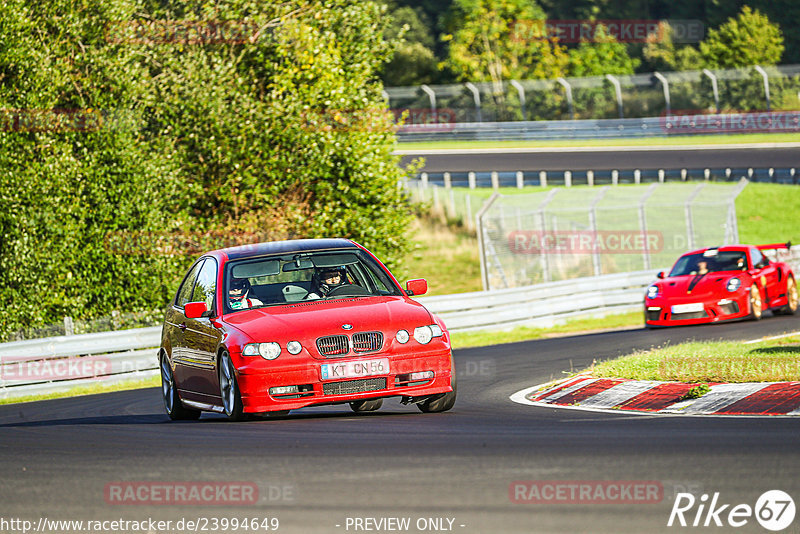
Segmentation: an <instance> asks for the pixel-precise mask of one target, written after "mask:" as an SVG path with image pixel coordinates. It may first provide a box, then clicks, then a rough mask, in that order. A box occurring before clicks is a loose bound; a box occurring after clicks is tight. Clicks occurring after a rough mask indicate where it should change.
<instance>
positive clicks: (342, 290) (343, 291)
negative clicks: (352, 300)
mask: <svg viewBox="0 0 800 534" xmlns="http://www.w3.org/2000/svg"><path fill="white" fill-rule="evenodd" d="M344 295H347V296H353V297H368V296H369V295H370V292H369V291H367V290H366V289H364V288H363V287H361V286H359V285H356V284H344V285H341V286H337V287H334V288H333V289H331V291H330V293H328V295H327V296H328V297H336V296H344Z"/></svg>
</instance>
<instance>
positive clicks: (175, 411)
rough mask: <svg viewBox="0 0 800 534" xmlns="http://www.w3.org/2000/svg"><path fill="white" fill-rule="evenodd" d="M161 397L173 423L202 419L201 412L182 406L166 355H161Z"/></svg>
mask: <svg viewBox="0 0 800 534" xmlns="http://www.w3.org/2000/svg"><path fill="white" fill-rule="evenodd" d="M160 367H161V396H162V397H163V399H164V409H165V410H166V411H167V415H168V416H169V418H170V419H172V420H173V421H180V420H192V419H197V418H199V417H200V410H192V409H189V408H186V407H185V406H184V405H183V404H181V399H180V397H179V395H178V387H177V386H176V385H175V375H174V374H173V373H172V367H171V366H170V364H169V359H168V358H167V355H166V354H163V353H162V354H161V363H160Z"/></svg>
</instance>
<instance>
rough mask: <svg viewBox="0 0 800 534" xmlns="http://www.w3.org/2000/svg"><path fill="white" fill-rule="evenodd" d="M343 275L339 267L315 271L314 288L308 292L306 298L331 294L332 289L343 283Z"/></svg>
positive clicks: (316, 297)
mask: <svg viewBox="0 0 800 534" xmlns="http://www.w3.org/2000/svg"><path fill="white" fill-rule="evenodd" d="M346 283H347V282H346V279H345V275H343V274H342V271H341V270H340V269H331V268H326V269H323V270H321V271H317V272H316V273H315V274H314V286H315V288H316V289H315V290H314V291H313V292H311V293H309V294H308V297H306V298H308V299H319V298H325V297H327V296H328V295H330V294H331V292H332V291H333V290H335V289H336V288H338V287H341V286H343V285H345V284H346Z"/></svg>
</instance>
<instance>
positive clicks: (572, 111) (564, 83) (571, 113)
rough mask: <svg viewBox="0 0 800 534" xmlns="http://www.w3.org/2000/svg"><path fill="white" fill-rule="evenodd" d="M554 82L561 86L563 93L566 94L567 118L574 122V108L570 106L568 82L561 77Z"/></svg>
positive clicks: (570, 88) (569, 86) (570, 95)
mask: <svg viewBox="0 0 800 534" xmlns="http://www.w3.org/2000/svg"><path fill="white" fill-rule="evenodd" d="M556 81H557V82H558V83H559V84H561V86H562V87H563V88H564V91H566V93H567V105H568V106H569V118H570V119H572V120H575V106H574V105H573V104H572V86H571V85H570V84H569V82H568V81H567V80H566V79H564V78H561V77H558V78H556Z"/></svg>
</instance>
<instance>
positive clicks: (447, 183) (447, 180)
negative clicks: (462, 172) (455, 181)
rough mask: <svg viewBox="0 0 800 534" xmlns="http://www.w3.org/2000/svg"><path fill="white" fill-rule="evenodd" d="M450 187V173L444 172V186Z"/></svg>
mask: <svg viewBox="0 0 800 534" xmlns="http://www.w3.org/2000/svg"><path fill="white" fill-rule="evenodd" d="M451 187H452V180H451V178H450V173H449V172H446V173H444V188H445V189H450V188H451Z"/></svg>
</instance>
